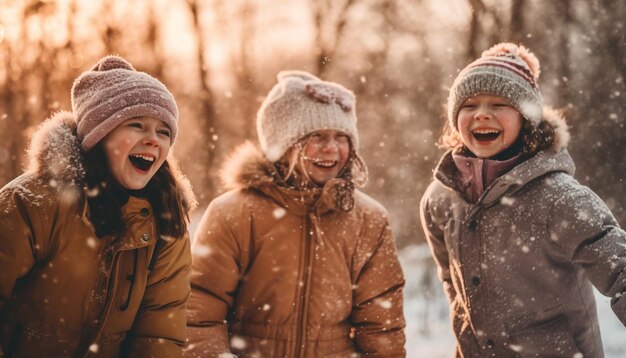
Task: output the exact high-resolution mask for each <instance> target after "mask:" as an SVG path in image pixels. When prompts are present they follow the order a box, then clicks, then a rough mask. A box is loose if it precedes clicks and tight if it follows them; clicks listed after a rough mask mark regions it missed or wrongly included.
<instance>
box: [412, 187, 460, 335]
mask: <svg viewBox="0 0 626 358" xmlns="http://www.w3.org/2000/svg"><path fill="white" fill-rule="evenodd" d="M433 189H434V184H432V185H431V186H430V187H429V188H428V189H427V190H426V193H424V196H423V197H422V200H421V202H420V220H421V222H422V228H423V229H424V235H425V236H426V241H427V242H428V246H429V247H430V251H431V254H432V256H433V259H434V260H435V265H436V266H437V273H438V276H439V280H440V281H441V282H442V284H443V290H444V293H445V294H446V297H447V298H448V304H449V306H450V324H451V327H452V332H453V333H454V335H455V336H456V338H457V341H459V340H460V338H459V334H460V332H461V331H462V327H463V324H464V321H466V319H465V318H464V315H465V313H464V312H465V309H464V306H463V304H462V301H461V299H460V298H459V297H458V296H457V292H456V289H455V288H454V285H453V284H452V276H451V274H450V257H449V255H448V249H447V248H446V243H445V240H444V233H443V230H442V229H441V228H440V226H439V225H437V224H436V223H435V221H434V220H433V215H432V213H431V207H430V202H431V197H432V190H433Z"/></svg>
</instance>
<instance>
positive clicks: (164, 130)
mask: <svg viewBox="0 0 626 358" xmlns="http://www.w3.org/2000/svg"><path fill="white" fill-rule="evenodd" d="M157 133H158V134H160V135H163V136H166V137H168V138H170V137H171V136H172V133H170V131H169V130H167V129H159V130H158V131H157Z"/></svg>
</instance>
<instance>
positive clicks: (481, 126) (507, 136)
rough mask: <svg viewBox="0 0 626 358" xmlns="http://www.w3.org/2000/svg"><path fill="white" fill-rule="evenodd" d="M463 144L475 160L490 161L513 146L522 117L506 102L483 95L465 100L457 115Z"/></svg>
mask: <svg viewBox="0 0 626 358" xmlns="http://www.w3.org/2000/svg"><path fill="white" fill-rule="evenodd" d="M457 123H458V124H457V125H458V129H459V133H460V134H461V139H462V140H463V144H465V146H466V147H467V148H468V149H469V150H470V151H471V152H472V153H474V155H476V156H477V157H478V158H482V159H486V158H491V157H494V156H496V155H497V154H499V153H500V152H502V151H503V150H505V149H507V148H508V147H510V146H511V144H513V143H514V142H515V141H516V140H517V138H518V136H519V134H520V131H521V129H522V124H523V120H522V115H521V114H520V113H519V112H518V111H517V109H515V107H513V106H512V105H511V104H510V103H509V102H508V101H507V100H506V99H504V98H502V97H499V96H492V95H486V94H480V95H476V96H474V97H470V98H468V99H466V100H465V101H464V102H463V104H462V105H461V109H460V110H459V114H458V115H457Z"/></svg>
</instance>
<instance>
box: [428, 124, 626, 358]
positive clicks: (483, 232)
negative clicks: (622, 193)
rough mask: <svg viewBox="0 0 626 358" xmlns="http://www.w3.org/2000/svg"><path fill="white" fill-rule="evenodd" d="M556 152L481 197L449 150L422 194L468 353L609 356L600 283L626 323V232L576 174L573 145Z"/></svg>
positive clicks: (462, 349) (461, 347)
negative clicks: (465, 189) (466, 186)
mask: <svg viewBox="0 0 626 358" xmlns="http://www.w3.org/2000/svg"><path fill="white" fill-rule="evenodd" d="M563 127H564V126H563V125H561V130H562V129H563ZM557 135H561V136H567V133H564V132H561V133H560V134H559V133H558V132H557ZM563 142H564V141H563V140H557V143H561V144H562V143H563ZM552 149H554V150H548V151H542V152H539V153H538V154H537V155H535V156H534V157H532V158H530V159H528V160H526V161H524V162H522V163H520V164H519V165H517V166H516V167H515V168H513V169H512V170H511V171H509V172H508V173H507V174H505V175H503V176H501V177H500V178H498V179H496V180H495V181H494V182H493V183H492V184H491V185H489V187H487V188H486V190H485V192H484V194H483V195H482V196H481V197H480V198H479V200H478V202H476V203H475V204H470V203H469V202H468V201H467V200H466V199H464V197H463V196H462V195H463V194H461V190H460V189H459V187H458V186H457V185H456V182H455V179H454V178H455V171H456V167H455V165H454V163H453V160H452V155H451V153H450V152H448V153H446V154H445V155H444V157H443V158H442V160H441V162H440V163H439V165H438V167H437V169H436V170H435V181H434V182H433V183H432V184H431V185H430V186H429V187H428V189H427V191H426V193H425V194H424V197H423V198H422V203H421V219H422V225H423V227H424V230H425V232H426V237H427V240H428V243H429V245H430V247H431V250H432V254H433V257H434V259H435V261H436V264H437V266H438V269H439V277H440V279H441V280H442V282H443V286H444V289H445V291H446V293H447V296H448V298H449V301H450V308H451V316H452V325H453V330H454V333H455V335H456V338H457V342H458V345H457V356H458V357H577V356H580V357H583V356H584V357H603V351H602V342H601V339H600V332H599V328H598V318H597V314H596V305H595V300H594V297H593V292H592V286H591V285H592V284H593V285H594V286H595V287H596V288H597V289H598V290H599V291H600V292H601V293H603V294H604V295H607V296H611V297H612V300H611V306H612V308H613V310H614V311H615V314H616V315H617V317H618V318H619V319H620V320H621V321H622V323H624V325H626V297H624V296H623V294H624V293H625V292H626V270H625V268H626V232H624V231H623V230H622V229H620V227H619V225H618V223H617V222H616V220H615V218H614V217H613V215H612V214H611V212H610V211H609V209H608V208H607V207H606V205H605V204H604V203H603V202H602V201H601V200H600V199H599V198H598V197H597V196H596V195H595V194H594V193H593V192H592V191H591V190H590V189H588V188H587V187H585V186H583V185H581V184H580V183H578V182H577V181H576V180H575V179H574V178H573V177H572V175H573V173H574V163H573V161H572V159H571V157H570V155H569V154H568V153H567V151H566V150H565V149H564V148H559V147H558V146H556V147H554V148H552ZM579 354H582V355H579Z"/></svg>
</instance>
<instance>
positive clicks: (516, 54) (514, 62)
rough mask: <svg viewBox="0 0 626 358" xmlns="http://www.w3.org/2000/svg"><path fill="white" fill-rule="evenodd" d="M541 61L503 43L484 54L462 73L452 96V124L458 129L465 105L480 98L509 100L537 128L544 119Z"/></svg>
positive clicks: (450, 101)
mask: <svg viewBox="0 0 626 358" xmlns="http://www.w3.org/2000/svg"><path fill="white" fill-rule="evenodd" d="M539 72H540V71H539V60H537V57H535V55H534V54H533V53H532V52H530V51H529V50H528V49H527V48H525V47H524V46H517V45H515V44H512V43H500V44H497V45H495V46H493V47H491V48H490V49H489V50H487V51H485V52H483V53H482V55H481V57H480V58H479V59H477V60H476V61H474V62H472V63H470V64H469V65H467V67H465V68H464V69H463V71H461V73H459V75H458V76H457V78H456V80H455V81H454V84H453V85H452V87H451V88H450V94H449V96H448V124H449V125H450V127H451V128H457V123H456V122H457V115H458V113H459V109H460V107H461V104H462V103H463V102H464V101H465V100H466V99H468V98H470V97H472V96H475V95H478V94H491V95H496V96H500V97H503V98H506V99H507V100H508V101H509V102H510V103H511V104H512V105H513V106H514V107H515V108H516V109H517V110H518V111H519V112H520V113H521V114H522V116H523V117H524V118H526V119H527V120H529V121H530V122H531V123H532V124H533V125H534V126H537V125H538V124H539V122H541V120H542V118H543V100H542V98H541V93H540V92H539V87H538V86H537V79H538V78H539Z"/></svg>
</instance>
